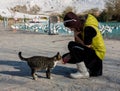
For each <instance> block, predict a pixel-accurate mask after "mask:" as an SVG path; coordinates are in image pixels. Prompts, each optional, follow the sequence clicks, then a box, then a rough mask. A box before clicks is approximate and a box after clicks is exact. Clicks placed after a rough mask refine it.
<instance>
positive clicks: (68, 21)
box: [64, 12, 82, 31]
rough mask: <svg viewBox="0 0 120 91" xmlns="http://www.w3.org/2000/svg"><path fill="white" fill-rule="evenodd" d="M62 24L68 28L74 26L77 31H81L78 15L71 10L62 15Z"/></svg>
mask: <svg viewBox="0 0 120 91" xmlns="http://www.w3.org/2000/svg"><path fill="white" fill-rule="evenodd" d="M64 26H65V27H68V28H75V29H76V30H77V31H81V29H80V28H81V26H82V24H81V22H80V19H79V17H78V16H77V15H76V14H75V13H73V12H68V13H66V15H65V16H64Z"/></svg>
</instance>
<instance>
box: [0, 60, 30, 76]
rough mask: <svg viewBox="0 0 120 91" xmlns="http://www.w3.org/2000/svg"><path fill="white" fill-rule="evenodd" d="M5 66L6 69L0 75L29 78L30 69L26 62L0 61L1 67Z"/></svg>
mask: <svg viewBox="0 0 120 91" xmlns="http://www.w3.org/2000/svg"><path fill="white" fill-rule="evenodd" d="M1 65H4V66H5V67H6V68H5V69H3V71H0V74H6V75H12V76H29V75H30V68H29V67H28V65H27V63H26V62H23V61H13V60H0V66H1Z"/></svg>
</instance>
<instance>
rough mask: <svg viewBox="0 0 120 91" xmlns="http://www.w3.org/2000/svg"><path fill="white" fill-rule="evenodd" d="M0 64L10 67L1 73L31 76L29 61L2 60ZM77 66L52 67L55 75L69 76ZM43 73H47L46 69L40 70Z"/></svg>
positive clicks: (0, 72)
mask: <svg viewBox="0 0 120 91" xmlns="http://www.w3.org/2000/svg"><path fill="white" fill-rule="evenodd" d="M0 65H4V66H6V67H8V68H6V69H8V70H4V71H0V74H6V75H12V76H21V77H26V76H31V70H30V68H29V66H28V65H27V62H24V61H13V60H0ZM10 67H13V68H14V70H13V69H9V68H10ZM75 71H76V69H75V68H70V67H65V66H59V65H57V66H56V67H55V68H54V69H52V72H51V74H55V75H63V76H64V77H68V76H69V74H70V73H73V72H75ZM38 72H41V73H45V71H41V70H40V71H38Z"/></svg>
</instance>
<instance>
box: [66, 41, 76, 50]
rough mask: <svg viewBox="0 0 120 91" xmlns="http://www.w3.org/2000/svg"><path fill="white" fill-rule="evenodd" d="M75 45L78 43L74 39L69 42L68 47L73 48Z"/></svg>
mask: <svg viewBox="0 0 120 91" xmlns="http://www.w3.org/2000/svg"><path fill="white" fill-rule="evenodd" d="M75 45H76V43H75V42H74V41H70V42H69V43H68V49H69V50H71V49H72V48H73V47H74V46H75Z"/></svg>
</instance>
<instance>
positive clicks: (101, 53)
mask: <svg viewBox="0 0 120 91" xmlns="http://www.w3.org/2000/svg"><path fill="white" fill-rule="evenodd" d="M87 26H90V27H93V28H94V29H95V30H96V32H97V34H96V36H95V37H94V38H93V39H92V44H91V46H92V48H93V50H95V53H96V55H97V56H98V57H99V58H100V59H101V60H103V59H104V57H105V53H106V48H105V44H104V40H103V37H102V35H101V33H100V30H99V29H98V21H97V19H96V18H95V17H94V16H92V15H91V14H88V17H87V19H86V22H85V25H84V28H85V27H87ZM83 38H84V31H83ZM83 40H84V39H83Z"/></svg>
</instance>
